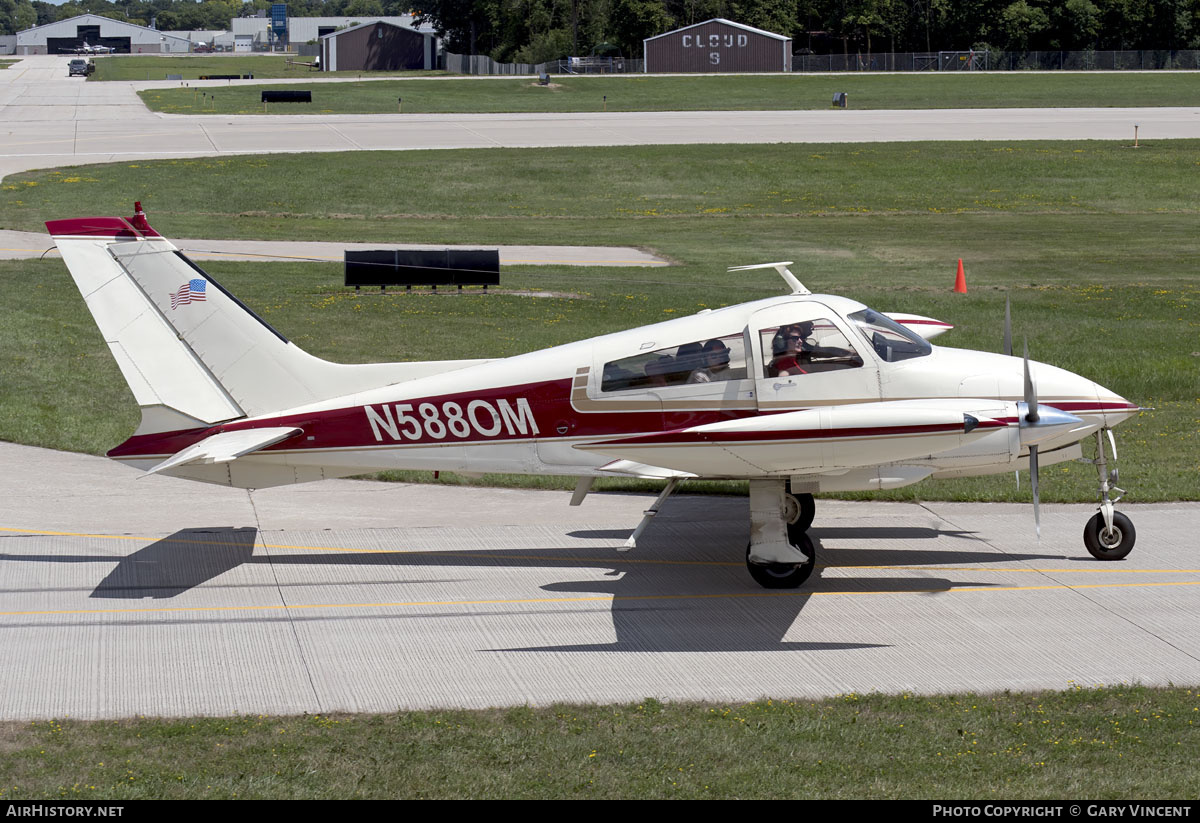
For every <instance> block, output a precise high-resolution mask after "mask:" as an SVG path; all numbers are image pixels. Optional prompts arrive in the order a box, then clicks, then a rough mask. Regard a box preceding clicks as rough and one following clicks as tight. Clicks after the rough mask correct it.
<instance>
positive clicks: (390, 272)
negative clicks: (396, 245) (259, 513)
mask: <svg viewBox="0 0 1200 823" xmlns="http://www.w3.org/2000/svg"><path fill="white" fill-rule="evenodd" d="M345 261H346V285H347V286H499V285H500V252H499V250H497V249H435V250H428V251H347V252H345Z"/></svg>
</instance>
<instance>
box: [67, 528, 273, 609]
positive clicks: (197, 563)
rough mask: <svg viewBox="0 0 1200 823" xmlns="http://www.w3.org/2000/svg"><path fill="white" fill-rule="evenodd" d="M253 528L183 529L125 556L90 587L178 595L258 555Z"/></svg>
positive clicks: (105, 593)
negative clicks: (255, 550)
mask: <svg viewBox="0 0 1200 823" xmlns="http://www.w3.org/2000/svg"><path fill="white" fill-rule="evenodd" d="M257 539H258V530H257V529H254V528H242V529H233V528H226V529H222V528H210V529H184V530H183V531H178V532H175V534H172V535H171V536H169V537H164V538H163V539H162V540H158V541H155V542H154V543H151V544H150V545H149V546H146V547H145V548H144V549H139V550H138V551H136V552H134V553H133V554H131V555H129V556H128V557H125V558H123V559H122V560H121V561H120V562H119V563H117V565H116V567H115V568H114V569H113V570H112V571H111V572H109V573H108V575H107V576H106V577H105V578H104V579H103V580H101V581H100V583H99V584H98V585H97V586H96V588H95V590H94V591H93V592H92V594H91V596H92V597H108V598H118V599H134V598H153V599H155V600H159V599H165V598H170V597H176V596H178V595H180V594H183V593H184V592H186V591H188V590H189V589H193V588H195V587H196V586H199V585H201V584H203V583H207V582H208V581H210V580H212V579H214V578H216V577H219V576H220V575H222V574H224V573H225V572H227V571H230V570H231V569H236V568H237V567H238V566H240V565H242V564H243V563H249V562H251V560H252V559H253V557H254V544H255V541H256V540H257Z"/></svg>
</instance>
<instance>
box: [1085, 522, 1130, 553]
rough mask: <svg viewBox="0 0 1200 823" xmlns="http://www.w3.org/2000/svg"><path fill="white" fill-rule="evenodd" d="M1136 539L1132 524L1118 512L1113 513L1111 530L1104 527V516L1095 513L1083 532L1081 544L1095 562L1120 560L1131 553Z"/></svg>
mask: <svg viewBox="0 0 1200 823" xmlns="http://www.w3.org/2000/svg"><path fill="white" fill-rule="evenodd" d="M1136 539H1137V532H1136V531H1135V530H1134V528H1133V522H1132V521H1131V520H1130V519H1129V518H1128V517H1126V516H1125V515H1123V514H1121V513H1120V512H1113V524H1112V528H1111V529H1106V528H1105V527H1104V515H1102V514H1100V513H1099V512H1097V513H1096V515H1095V516H1094V517H1092V519H1091V520H1089V521H1088V523H1087V526H1086V527H1085V528H1084V530H1083V544H1084V545H1085V546H1087V550H1088V553H1089V554H1091V556H1092V557H1094V558H1096V559H1097V560H1120V559H1122V558H1123V557H1125V555H1127V554H1129V553H1130V552H1131V551H1133V541H1134V540H1136Z"/></svg>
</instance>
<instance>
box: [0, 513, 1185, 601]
mask: <svg viewBox="0 0 1200 823" xmlns="http://www.w3.org/2000/svg"><path fill="white" fill-rule="evenodd" d="M0 532H6V533H9V534H28V535H35V534H36V535H47V536H56V537H77V538H88V539H98V540H130V541H136V542H141V543H162V542H168V543H179V544H183V545H194V546H222V547H228V546H229V542H228V541H215V540H191V539H180V538H155V537H146V536H139V535H124V534H87V533H80V532H63V531H47V530H41V529H14V528H6V527H0ZM259 547H261V548H264V549H276V550H280V549H285V550H291V551H316V552H341V553H360V554H401V555H423V554H430V555H432V554H439V555H440V554H446V552H441V551H433V550H417V551H404V550H398V549H356V548H348V547H341V546H307V545H294V544H267V543H256V545H255V548H259ZM452 554H453V555H454V556H455V557H463V558H473V557H478V558H487V559H495V555H494V554H478V553H474V552H452ZM506 557H507V558H509V559H512V560H532V561H549V562H554V563H559V564H561V563H564V562H569V563H573V564H601V565H608V566H612V565H625V564H656V565H658V564H661V565H697V566H740V565H741V564H740V563H732V562H723V561H705V560H693V561H687V560H676V561H673V560H655V559H639V558H629V557H626V556H607V557H602V558H581V557H572V558H563V557H561V556H556V555H537V554H524V555H506ZM117 559H119V558H114V560H117ZM820 568H822V569H828V570H841V569H845V570H861V569H876V570H885V571H920V572H931V571H936V572H971V573H972V574H979V573H981V572H1003V573H1025V574H1028V573H1037V574H1051V573H1055V574H1106V575H1113V574H1121V575H1128V574H1163V575H1177V574H1184V575H1198V574H1200V569H1129V568H1112V567H1106V568H1084V569H1078V568H1050V569H1031V568H1014V567H1011V566H1004V567H990V568H989V567H978V566H941V565H930V566H886V565H863V566H821V567H820ZM1164 586H1200V580H1177V581H1138V582H1111V583H1107V582H1106V583H1081V584H1067V583H1047V584H1043V585H1035V586H970V587H958V588H956V587H953V586H952V587H950V588H933V589H920V590H913V591H907V592H896V591H894V590H881V591H874V590H863V591H809V590H787V591H749V592H726V593H717V594H646V595H580V596H577V597H544V598H502V599H492V600H412V601H392V602H374V603H297V604H284V603H278V604H271V605H262V606H249V605H246V606H157V607H139V608H120V609H56V610H21V611H0V616H4V617H14V616H33V615H43V616H47V615H71V614H153V613H178V612H249V611H287V610H291V609H296V610H299V609H364V608H369V609H388V608H397V609H399V608H431V607H459V608H462V607H468V606H499V605H532V604H542V605H547V604H561V603H615V602H629V601H647V600H713V599H740V598H760V597H830V596H847V595H848V596H862V595H880V594H882V595H889V594H963V593H980V592H1014V591H1056V590H1057V591H1074V590H1082V589H1115V588H1158V587H1164Z"/></svg>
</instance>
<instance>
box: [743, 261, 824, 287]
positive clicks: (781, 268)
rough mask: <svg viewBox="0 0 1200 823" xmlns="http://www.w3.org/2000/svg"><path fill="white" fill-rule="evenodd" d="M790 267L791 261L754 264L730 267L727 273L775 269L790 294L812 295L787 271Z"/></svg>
mask: <svg viewBox="0 0 1200 823" xmlns="http://www.w3.org/2000/svg"><path fill="white" fill-rule="evenodd" d="M790 265H792V261H791V260H788V261H787V262H785V263H756V264H755V265H753V266H730V267H729V268H728V269H727V271H750V270H751V269H775V271H777V272H779V276H780V277H782V278H783V282H785V283H787V284H788V288H789V289H791V290H792V294H812V292H810V291H809V290H808V289H806V288H804V284H803V283H801V282H800V281H799V280H797V279H796V275H794V274H792V272H791V271H790V270H789V269H788V266H790Z"/></svg>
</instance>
